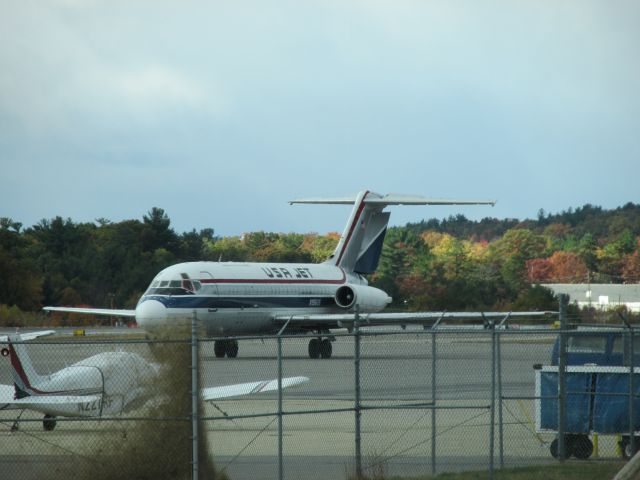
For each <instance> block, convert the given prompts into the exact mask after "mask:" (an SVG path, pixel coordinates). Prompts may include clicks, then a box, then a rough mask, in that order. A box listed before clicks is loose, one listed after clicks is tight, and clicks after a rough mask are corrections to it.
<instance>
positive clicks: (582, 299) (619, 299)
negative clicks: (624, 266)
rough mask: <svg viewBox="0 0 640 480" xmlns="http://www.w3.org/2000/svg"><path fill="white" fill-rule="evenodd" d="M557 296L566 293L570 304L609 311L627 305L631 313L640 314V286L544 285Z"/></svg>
mask: <svg viewBox="0 0 640 480" xmlns="http://www.w3.org/2000/svg"><path fill="white" fill-rule="evenodd" d="M541 285H542V286H543V287H547V288H549V289H551V290H552V291H553V293H555V294H556V295H557V294H559V293H566V294H567V295H569V297H570V298H569V302H576V303H577V304H578V306H579V307H581V308H583V307H594V308H598V309H601V310H609V309H612V308H615V307H618V306H620V305H625V306H626V307H627V310H629V311H630V312H640V284H638V283H633V284H628V285H627V284H625V285H621V284H610V283H544V284H541Z"/></svg>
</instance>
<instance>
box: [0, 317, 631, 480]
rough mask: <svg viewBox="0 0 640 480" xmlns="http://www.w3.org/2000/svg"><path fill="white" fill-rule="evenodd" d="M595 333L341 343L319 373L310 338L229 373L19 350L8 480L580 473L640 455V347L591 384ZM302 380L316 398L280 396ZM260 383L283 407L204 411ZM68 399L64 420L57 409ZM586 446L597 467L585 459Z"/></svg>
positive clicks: (293, 393)
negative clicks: (546, 469)
mask: <svg viewBox="0 0 640 480" xmlns="http://www.w3.org/2000/svg"><path fill="white" fill-rule="evenodd" d="M485 327H486V326H485ZM594 331H596V330H594V329H588V330H578V331H576V330H572V329H570V328H569V327H568V326H566V325H565V328H563V329H560V330H553V329H551V328H549V327H547V326H540V327H535V326H530V325H527V326H525V325H521V326H518V325H510V327H509V328H492V325H491V324H489V325H488V328H483V327H482V326H479V327H469V326H466V327H465V326H459V327H455V326H439V327H438V328H436V329H433V330H432V329H424V328H422V327H410V326H408V327H407V328H406V329H405V330H401V329H399V328H398V329H396V328H381V327H378V328H373V327H371V328H368V327H361V328H359V329H358V328H357V327H356V328H355V329H354V330H353V331H351V332H350V333H349V332H347V331H346V330H345V331H344V332H342V333H336V334H335V338H334V340H335V341H334V342H333V355H332V357H331V358H330V359H310V358H309V357H308V352H307V350H308V342H309V338H310V337H309V336H295V335H291V336H290V335H281V336H280V337H278V336H267V337H256V338H246V337H243V338H239V339H237V340H239V346H240V350H239V353H238V356H237V357H236V358H219V357H218V356H217V355H216V344H215V342H216V340H221V339H209V338H203V337H199V338H196V337H195V336H194V338H191V337H190V336H189V335H188V334H187V335H182V336H172V337H171V339H170V340H163V339H157V340H153V341H149V340H146V339H141V338H135V337H133V338H131V337H130V336H126V335H118V336H117V337H114V338H107V339H104V338H103V337H101V336H98V335H89V336H87V337H83V338H81V339H78V338H75V337H63V336H54V337H51V338H46V339H36V340H33V341H30V342H21V341H19V340H18V339H14V341H13V344H12V347H11V348H12V349H14V350H13V351H12V352H8V351H5V352H4V353H11V355H8V356H6V357H3V358H2V359H0V383H1V384H3V385H4V387H3V388H4V389H5V393H6V391H7V388H9V389H10V390H11V392H12V395H13V396H16V393H17V392H19V391H20V392H21V393H18V395H17V396H18V397H21V398H20V400H21V401H22V404H20V405H16V404H15V403H12V402H6V403H4V404H2V403H0V408H1V410H0V426H1V428H0V472H1V474H0V477H2V478H16V479H20V480H22V479H36V478H37V479H47V478H51V479H58V478H61V479H62V478H69V477H72V478H74V479H76V480H80V479H83V478H91V479H98V480H99V479H112V478H139V479H146V478H148V479H163V478H171V479H174V478H184V479H187V478H194V477H196V478H231V479H249V478H251V479H277V478H288V479H308V480H314V479H326V478H345V479H355V478H358V477H359V476H360V477H362V478H387V477H391V476H416V475H428V474H437V473H441V472H445V471H460V470H485V471H487V478H492V477H493V472H494V471H495V470H496V469H499V468H502V467H513V466H529V465H542V464H548V463H551V462H557V461H559V460H562V459H564V458H567V457H569V456H571V455H573V456H577V457H585V456H586V457H588V458H590V459H593V458H606V457H611V458H614V457H619V456H620V455H621V454H623V453H624V452H625V449H626V453H627V454H630V453H632V450H631V449H632V448H636V447H635V444H636V443H638V444H640V441H639V442H636V439H635V437H634V435H633V430H634V427H635V426H637V425H638V424H639V423H640V422H639V421H638V420H637V419H638V417H639V416H640V404H639V402H638V398H639V397H638V394H639V393H640V392H639V391H638V390H640V379H636V378H635V377H634V375H636V373H635V371H634V369H633V367H631V368H629V365H633V361H632V360H631V359H633V358H638V356H639V355H640V344H639V343H638V341H637V339H638V338H640V335H637V334H636V335H635V336H634V333H633V330H632V329H630V328H612V327H608V328H607V329H606V330H605V329H601V330H597V332H598V333H599V334H602V335H604V336H608V335H613V337H612V338H614V337H615V338H618V342H620V343H617V344H616V345H614V346H613V347H612V348H611V353H612V354H620V357H619V358H620V359H622V360H620V361H621V362H626V363H623V364H621V365H618V366H615V365H609V366H608V367H597V368H596V369H595V370H594V368H595V367H582V368H583V370H584V372H576V371H575V368H576V367H574V366H572V365H571V362H573V361H574V360H575V359H576V358H577V357H575V355H577V354H585V355H586V354H593V355H595V354H596V353H597V352H599V351H600V350H598V348H599V347H598V345H600V344H597V342H596V341H594V340H593V338H592V337H594ZM589 336H590V337H589ZM176 338H177V339H176ZM589 338H591V340H588V339H589ZM576 339H577V340H576ZM224 340H225V341H228V340H229V339H224ZM560 340H562V341H560ZM607 341H608V340H607ZM596 344H597V345H596ZM634 345H636V347H635V352H637V353H634V351H633V349H634ZM554 346H555V351H556V354H555V357H554ZM563 346H564V347H565V349H564V353H562V352H561V351H560V350H561V349H562V347H563ZM596 347H598V348H596ZM559 348H560V350H558V349H559ZM24 351H26V352H27V355H28V359H30V361H31V364H32V367H33V368H31V367H29V364H28V360H25V359H24V358H22V357H21V355H20V354H21V353H23V352H24ZM16 357H17V358H18V359H19V361H18V360H16ZM132 358H134V359H135V361H133V360H131V359H132ZM594 358H595V357H594ZM598 358H599V357H598ZM616 361H618V360H616ZM554 363H555V364H556V365H555V366H554V365H553V364H554ZM558 363H560V365H558ZM593 363H596V362H593ZM625 365H626V366H625ZM540 366H542V367H540ZM534 367H535V368H534ZM598 368H599V369H600V370H598ZM578 373H580V375H583V374H584V377H585V378H583V379H582V380H580V379H578V380H576V378H577V377H575V375H577V374H578ZM605 373H606V374H610V376H605ZM33 374H37V375H38V377H36V378H33V377H32V375H33ZM65 375H66V376H68V378H67V379H66V380H65V379H64V378H66V377H65ZM601 375H602V376H601ZM611 375H613V377H612V376H611ZM23 377H24V378H23ZM289 377H307V378H308V379H309V380H308V381H307V382H304V383H301V384H299V385H297V386H295V387H291V388H282V389H278V388H277V385H278V382H277V379H278V378H282V379H283V380H282V382H283V384H284V383H285V380H284V379H287V378H289ZM574 377H575V378H574ZM614 377H615V378H614ZM622 377H624V379H625V380H621V378H622ZM69 378H70V379H72V380H69ZM261 380H276V384H275V385H276V388H275V390H272V391H266V390H268V388H267V387H266V386H265V385H264V384H260V385H253V386H252V387H251V388H249V389H248V390H247V391H245V392H243V393H247V394H246V395H240V396H238V395H234V396H228V397H227V396H224V395H220V394H219V392H218V396H216V397H215V398H211V399H209V400H202V397H201V393H202V392H204V391H205V389H210V388H213V387H218V386H225V385H226V386H228V385H237V384H245V383H248V382H257V381H261ZM625 381H626V383H625ZM47 382H49V383H47ZM56 382H58V383H56ZM65 382H67V383H65ZM69 382H70V383H69ZM545 382H546V383H545ZM580 382H582V383H580ZM612 385H613V386H612ZM56 388H57V390H56ZM196 391H197V392H199V393H197V394H195V395H194V392H196ZM629 392H633V395H632V396H631V397H630V396H629ZM236 393H237V392H236ZM44 394H47V395H44ZM80 396H83V398H79V397H80ZM36 397H37V398H36ZM47 397H48V400H47ZM61 397H67V398H66V404H67V406H66V407H65V408H68V410H66V411H62V410H64V409H62V406H61V404H56V403H55V402H62V400H64V398H61ZM29 398H32V400H29ZM33 398H36V399H35V400H33ZM43 398H44V399H43ZM561 398H565V408H564V411H565V413H564V416H565V421H564V422H563V421H559V420H560V417H559V411H560V410H562V409H561V408H560V405H562V404H563V402H561V401H559V399H561ZM630 398H631V400H632V401H630ZM4 399H5V400H6V396H5V397H4ZM25 399H27V400H25ZM606 401H608V403H607V404H606V405H605V406H604V407H603V406H602V402H605V403H606ZM29 402H31V403H29ZM47 402H49V403H47ZM195 405H197V407H194V406H195ZM16 407H19V408H16ZM23 407H24V409H23ZM61 409H62V410H61ZM46 412H49V413H48V416H47V417H46V418H45V417H44V415H45V413H46ZM560 414H562V412H560ZM578 417H580V418H578ZM576 418H578V420H576ZM629 418H633V419H634V422H629ZM612 419H613V420H612ZM576 422H577V423H576ZM580 422H582V423H580ZM612 422H613V423H612ZM578 424H579V425H578ZM576 425H578V426H579V427H580V428H581V429H580V428H577V427H576ZM602 425H604V427H603V426H602ZM605 427H606V428H605ZM559 431H561V432H564V435H560V436H559V435H558V432H559ZM194 432H195V433H196V435H194ZM594 433H595V434H594ZM558 438H560V439H561V441H560V442H558ZM585 438H586V439H588V444H587V442H585V441H584V439H585ZM554 441H555V446H554ZM589 444H590V445H591V447H590V449H591V450H590V452H589V455H586V454H585V452H584V451H582V450H580V448H583V449H584V448H587V447H589ZM576 445H578V446H580V445H581V447H580V448H578V446H576ZM585 445H586V447H585ZM638 446H640V445H638ZM554 448H555V450H554ZM576 452H577V454H576ZM552 453H553V454H554V455H555V456H554V455H552Z"/></svg>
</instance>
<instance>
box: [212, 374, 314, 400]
mask: <svg viewBox="0 0 640 480" xmlns="http://www.w3.org/2000/svg"><path fill="white" fill-rule="evenodd" d="M308 381H309V379H308V378H307V377H287V378H283V379H282V388H289V387H293V386H295V385H300V384H302V383H306V382H308ZM277 390H278V380H277V379H276V380H263V381H260V382H249V383H239V384H237V385H225V386H223V387H210V388H205V389H203V390H202V398H203V400H218V399H221V398H228V397H237V396H241V395H253V394H255V393H263V392H273V391H277Z"/></svg>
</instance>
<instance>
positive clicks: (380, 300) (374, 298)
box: [335, 284, 391, 313]
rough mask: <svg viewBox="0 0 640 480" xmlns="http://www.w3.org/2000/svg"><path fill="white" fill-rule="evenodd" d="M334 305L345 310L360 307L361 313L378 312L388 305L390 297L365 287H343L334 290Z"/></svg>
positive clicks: (380, 291) (377, 290) (375, 289)
mask: <svg viewBox="0 0 640 480" xmlns="http://www.w3.org/2000/svg"><path fill="white" fill-rule="evenodd" d="M335 300H336V304H337V305H338V306H339V307H342V308H345V309H351V310H352V309H354V308H355V306H356V305H359V306H360V311H361V312H363V313H370V312H379V311H380V310H382V309H383V308H384V307H386V306H387V305H388V304H389V303H391V297H390V296H389V295H387V294H386V293H385V292H383V291H382V290H379V289H377V288H373V287H368V286H366V285H349V284H347V285H343V286H341V287H340V288H338V290H336V295H335Z"/></svg>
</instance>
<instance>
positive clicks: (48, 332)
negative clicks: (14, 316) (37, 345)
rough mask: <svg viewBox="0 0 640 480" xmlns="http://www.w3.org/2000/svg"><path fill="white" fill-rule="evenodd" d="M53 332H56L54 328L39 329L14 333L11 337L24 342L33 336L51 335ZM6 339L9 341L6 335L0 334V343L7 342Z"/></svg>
mask: <svg viewBox="0 0 640 480" xmlns="http://www.w3.org/2000/svg"><path fill="white" fill-rule="evenodd" d="M54 333H56V331H55V330H40V331H36V332H27V333H19V334H14V335H13V336H12V338H13V339H14V340H15V341H18V342H26V341H28V340H33V339H34V338H38V337H44V336H47V335H53V334H54ZM8 341H9V336H8V335H0V343H7V342H8Z"/></svg>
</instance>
